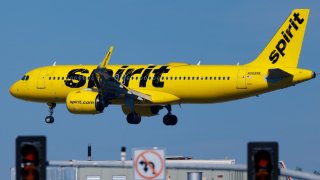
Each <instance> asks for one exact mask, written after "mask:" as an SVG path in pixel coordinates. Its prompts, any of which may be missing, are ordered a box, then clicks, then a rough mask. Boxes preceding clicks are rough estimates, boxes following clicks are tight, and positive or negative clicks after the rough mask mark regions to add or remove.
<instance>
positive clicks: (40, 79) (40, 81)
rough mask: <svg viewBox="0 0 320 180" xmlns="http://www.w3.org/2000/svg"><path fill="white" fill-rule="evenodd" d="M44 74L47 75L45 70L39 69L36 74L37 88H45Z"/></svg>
mask: <svg viewBox="0 0 320 180" xmlns="http://www.w3.org/2000/svg"><path fill="white" fill-rule="evenodd" d="M46 75H47V70H42V71H40V73H39V76H38V80H37V88H38V89H45V88H46V82H45V79H46Z"/></svg>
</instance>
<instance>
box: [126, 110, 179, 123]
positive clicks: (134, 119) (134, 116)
mask: <svg viewBox="0 0 320 180" xmlns="http://www.w3.org/2000/svg"><path fill="white" fill-rule="evenodd" d="M163 108H166V109H167V110H168V113H167V114H166V115H165V116H164V117H163V124H165V125H166V126H174V125H176V124H177V122H178V118H177V116H175V115H173V114H172V113H171V111H172V109H171V105H166V106H159V107H158V109H157V112H159V110H160V109H163ZM155 114H158V113H155ZM127 122H128V123H129V124H139V123H140V122H141V115H140V114H139V113H137V112H135V111H132V112H130V113H129V114H128V115H127Z"/></svg>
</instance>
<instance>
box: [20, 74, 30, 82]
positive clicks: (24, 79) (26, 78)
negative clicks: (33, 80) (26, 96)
mask: <svg viewBox="0 0 320 180" xmlns="http://www.w3.org/2000/svg"><path fill="white" fill-rule="evenodd" d="M21 80H22V81H28V80H29V75H28V76H27V75H24V76H23V77H22V78H21Z"/></svg>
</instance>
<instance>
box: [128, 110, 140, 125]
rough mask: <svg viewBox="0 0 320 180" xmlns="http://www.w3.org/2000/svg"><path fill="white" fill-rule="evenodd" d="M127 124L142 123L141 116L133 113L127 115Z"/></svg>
mask: <svg viewBox="0 0 320 180" xmlns="http://www.w3.org/2000/svg"><path fill="white" fill-rule="evenodd" d="M127 122H128V123H129V124H139V123H140V122H141V115H140V114H138V113H136V112H135V111H133V112H131V113H129V114H128V115H127Z"/></svg>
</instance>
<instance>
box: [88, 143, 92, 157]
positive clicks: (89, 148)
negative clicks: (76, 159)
mask: <svg viewBox="0 0 320 180" xmlns="http://www.w3.org/2000/svg"><path fill="white" fill-rule="evenodd" d="M88 161H91V144H89V145H88Z"/></svg>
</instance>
